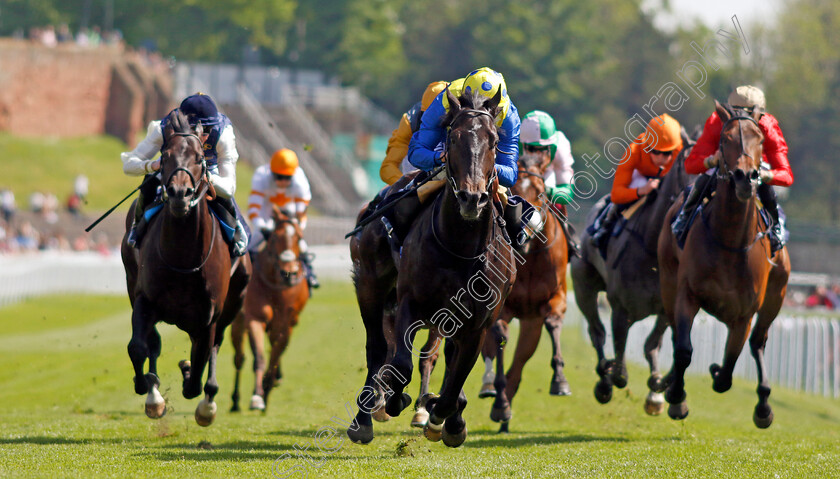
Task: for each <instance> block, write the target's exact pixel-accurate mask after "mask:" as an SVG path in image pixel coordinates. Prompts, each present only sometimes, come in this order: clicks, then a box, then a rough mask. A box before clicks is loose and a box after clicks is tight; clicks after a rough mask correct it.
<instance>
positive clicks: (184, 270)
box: [157, 217, 216, 274]
mask: <svg viewBox="0 0 840 479" xmlns="http://www.w3.org/2000/svg"><path fill="white" fill-rule="evenodd" d="M210 223H212V224H213V230H212V231H211V233H210V247H209V248H207V256H205V257H204V259H203V260H201V264H200V265H198V266H196V267H195V268H177V267H175V266H172V265H171V264H169V262H168V261H166V258H164V257H163V252H162V251H161V250H160V243H161V242H160V241H158V243H157V253H158V257H159V258H160V260H161V261H163V264H164V266H166V267H167V268H169V269H171V270H172V271H175V272H176V273H183V274H192V273H195V272H198V271H199V270H200V269H201V268H203V267H204V265H205V264H207V260H208V259H210V256H211V255H212V254H213V244H214V243H215V242H216V220H215V219H213V218H212V217H211V218H210Z"/></svg>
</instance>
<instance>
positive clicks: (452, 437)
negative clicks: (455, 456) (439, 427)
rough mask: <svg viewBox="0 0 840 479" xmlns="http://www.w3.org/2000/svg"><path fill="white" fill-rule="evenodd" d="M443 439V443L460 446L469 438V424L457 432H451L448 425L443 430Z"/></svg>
mask: <svg viewBox="0 0 840 479" xmlns="http://www.w3.org/2000/svg"><path fill="white" fill-rule="evenodd" d="M441 439H443V443H444V444H446V445H447V446H449V447H459V446H460V445H461V444H463V443H464V441H466V440H467V426H466V425H464V429H462V430H461V432H459V433H457V434H449V432H448V431H447V430H446V427H444V428H443V431H441Z"/></svg>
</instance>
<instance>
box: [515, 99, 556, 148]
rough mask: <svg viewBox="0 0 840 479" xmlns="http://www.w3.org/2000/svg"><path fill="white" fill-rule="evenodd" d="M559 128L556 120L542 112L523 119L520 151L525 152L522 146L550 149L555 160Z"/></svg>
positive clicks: (534, 112)
mask: <svg viewBox="0 0 840 479" xmlns="http://www.w3.org/2000/svg"><path fill="white" fill-rule="evenodd" d="M558 136H559V135H558V134H557V126H556V125H555V124H554V118H551V115H549V114H548V113H546V112H544V111H541V110H534V111H532V112H530V113H528V114H527V115H525V117H524V118H522V126H521V127H520V130H519V141H520V143H521V145H519V151H520V152H521V151H523V148H522V145H527V146H537V147H539V146H544V147H548V149H549V153H550V155H549V157H550V158H551V159H554V155H555V154H556V153H557V141H558V139H557V137H558Z"/></svg>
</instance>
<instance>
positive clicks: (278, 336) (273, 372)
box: [262, 317, 293, 406]
mask: <svg viewBox="0 0 840 479" xmlns="http://www.w3.org/2000/svg"><path fill="white" fill-rule="evenodd" d="M278 319H279V321H278ZM274 321H276V322H275V323H274V325H273V327H272V329H271V333H270V335H269V340H270V343H271V356H270V358H269V360H268V368H267V370H266V373H265V375H264V376H263V385H262V386H263V398H265V403H266V406H267V405H268V394H269V393H270V392H271V390H272V389H273V388H274V384H275V383H276V382H277V373H278V372H279V371H280V356H281V355H282V354H283V351H285V350H286V347H287V346H288V345H289V336H290V335H291V334H292V327H291V324H292V323H293V321H292V320H291V318H288V317H284V318H275V319H274Z"/></svg>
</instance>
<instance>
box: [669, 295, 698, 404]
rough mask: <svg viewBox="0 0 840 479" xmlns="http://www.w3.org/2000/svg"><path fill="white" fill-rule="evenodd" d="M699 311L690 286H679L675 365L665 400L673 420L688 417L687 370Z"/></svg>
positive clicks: (675, 331)
mask: <svg viewBox="0 0 840 479" xmlns="http://www.w3.org/2000/svg"><path fill="white" fill-rule="evenodd" d="M699 310H700V306H699V305H698V303H697V300H696V299H695V298H694V296H693V295H692V294H691V292H690V291H689V290H688V285H686V284H681V285H679V286H678V291H677V297H676V301H675V304H674V336H673V342H674V365H673V366H672V367H671V372H669V373H668V376H667V377H666V379H665V381H666V382H670V386H668V390H667V391H666V392H665V400H666V401H668V403H669V404H670V405H671V406H670V407H669V408H668V415H669V416H670V417H671V419H685V418H686V416H688V405H687V404H686V402H685V396H686V394H685V370H686V369H688V366H689V364H691V354H692V352H693V348H692V347H691V327H692V325H693V324H694V316H695V315H697V311H699Z"/></svg>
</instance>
